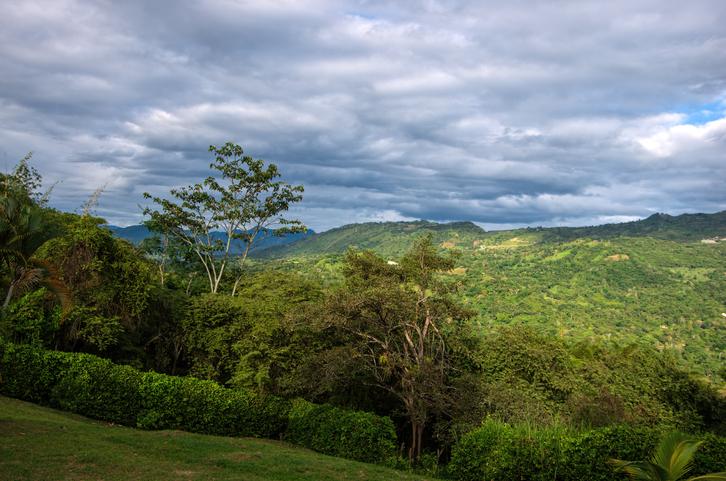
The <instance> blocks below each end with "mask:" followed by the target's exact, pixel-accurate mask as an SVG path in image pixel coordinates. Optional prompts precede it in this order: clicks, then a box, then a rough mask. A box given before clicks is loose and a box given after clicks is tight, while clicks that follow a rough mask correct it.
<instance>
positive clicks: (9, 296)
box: [3, 282, 15, 311]
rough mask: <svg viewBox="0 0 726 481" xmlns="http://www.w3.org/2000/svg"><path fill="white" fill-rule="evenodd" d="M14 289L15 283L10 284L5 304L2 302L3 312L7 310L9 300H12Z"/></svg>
mask: <svg viewBox="0 0 726 481" xmlns="http://www.w3.org/2000/svg"><path fill="white" fill-rule="evenodd" d="M14 289H15V283H14V282H11V283H10V287H8V293H7V295H6V296H5V302H3V311H4V310H5V309H7V308H8V306H9V305H10V299H12V298H13V290H14Z"/></svg>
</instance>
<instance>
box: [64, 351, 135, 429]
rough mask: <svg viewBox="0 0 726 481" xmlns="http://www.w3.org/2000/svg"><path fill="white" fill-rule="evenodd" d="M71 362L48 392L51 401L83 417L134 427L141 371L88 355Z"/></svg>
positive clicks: (73, 358)
mask: <svg viewBox="0 0 726 481" xmlns="http://www.w3.org/2000/svg"><path fill="white" fill-rule="evenodd" d="M68 356H69V357H71V356H72V357H71V361H70V363H69V364H68V366H67V368H66V369H65V370H64V372H63V373H62V375H61V376H60V377H59V379H58V383H57V384H56V385H55V387H54V388H53V390H52V392H51V403H52V404H53V405H57V406H58V407H60V408H61V409H64V410H66V411H72V412H75V413H78V414H83V415H84V416H88V417H92V418H96V419H102V420H104V421H111V422H114V423H119V424H125V425H127V426H134V425H135V424H136V415H137V413H138V412H139V408H140V402H139V383H140V382H141V373H140V372H139V371H137V370H136V369H134V368H132V367H130V366H121V365H118V364H114V363H112V362H111V361H109V360H108V359H101V358H99V357H96V356H92V355H90V354H68Z"/></svg>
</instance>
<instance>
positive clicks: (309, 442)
mask: <svg viewBox="0 0 726 481" xmlns="http://www.w3.org/2000/svg"><path fill="white" fill-rule="evenodd" d="M285 438H286V439H287V440H288V441H290V442H291V443H294V444H299V445H301V446H305V447H307V448H310V449H313V450H315V451H318V452H321V453H325V454H330V455H333V456H340V457H343V458H348V459H355V460H358V461H366V462H372V463H375V462H377V463H381V462H386V461H387V460H389V459H390V458H392V457H393V456H395V452H396V432H395V429H394V426H393V422H392V421H391V420H390V419H389V418H387V417H382V416H376V415H375V414H371V413H367V412H362V411H349V410H345V409H340V408H336V407H334V406H330V405H326V404H324V405H316V404H313V403H310V402H307V401H304V400H302V399H297V400H295V401H293V403H292V409H291V411H290V420H289V424H288V430H287V434H286V437H285Z"/></svg>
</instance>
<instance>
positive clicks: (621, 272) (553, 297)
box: [261, 212, 726, 383]
mask: <svg viewBox="0 0 726 481" xmlns="http://www.w3.org/2000/svg"><path fill="white" fill-rule="evenodd" d="M427 233H430V234H432V236H433V239H434V241H435V242H436V244H437V245H438V247H439V248H440V249H441V250H442V251H451V252H453V253H456V254H457V255H458V257H457V260H456V267H455V268H454V269H453V270H452V271H450V272H449V274H448V275H449V276H450V277H451V278H452V279H456V281H457V282H458V283H460V284H461V286H462V290H461V295H462V296H463V298H464V299H465V303H466V305H467V306H470V307H471V308H472V309H474V311H475V312H476V313H477V316H476V318H477V322H479V323H480V324H481V325H482V326H484V327H492V326H496V325H508V324H523V325H528V326H531V327H533V328H536V329H537V330H538V331H539V332H544V333H548V334H552V335H557V336H559V337H561V338H562V339H564V340H567V341H570V342H580V341H586V342H606V343H613V344H622V343H641V344H643V345H648V346H650V347H653V348H656V349H658V350H661V351H666V352H671V353H673V354H674V355H675V356H676V357H678V358H680V359H682V360H684V361H685V363H686V365H687V366H688V368H689V369H692V370H693V371H694V372H698V373H701V374H703V375H706V376H708V377H709V378H710V379H712V380H713V381H714V382H717V383H721V382H724V380H726V377H724V376H726V370H725V369H724V367H723V366H724V356H725V355H726V354H725V351H726V316H724V315H723V314H722V313H724V312H726V240H725V241H718V240H716V239H714V238H718V237H719V235H724V234H723V233H726V212H719V213H716V214H693V215H681V216H675V217H672V216H667V215H663V214H656V215H653V216H651V217H649V218H647V219H644V220H642V221H637V222H628V223H623V224H609V225H603V226H596V227H582V228H547V229H545V228H542V229H517V230H512V231H497V232H484V231H483V230H482V229H480V228H478V227H477V226H475V225H474V224H471V223H453V224H433V223H427V222H400V223H371V224H354V225H349V226H344V227H341V228H338V229H333V230H331V231H327V232H324V233H321V234H316V235H314V236H312V237H310V238H308V239H304V240H302V241H298V242H296V243H293V244H290V245H287V246H285V247H283V248H275V249H271V250H268V251H266V255H265V257H267V256H274V257H281V258H282V259H281V260H278V262H279V263H280V265H281V266H283V268H285V266H286V265H287V268H297V269H299V268H300V267H301V266H305V267H304V268H303V270H306V269H307V270H311V271H313V272H317V274H318V275H321V276H323V277H325V278H328V279H336V275H337V274H336V273H338V272H339V271H338V270H337V269H336V268H335V266H336V264H337V263H338V261H339V257H336V254H339V253H342V252H345V250H346V249H348V248H358V249H372V250H373V251H375V252H377V253H378V254H380V255H382V256H384V257H386V258H388V259H391V260H395V259H397V256H398V255H400V253H401V252H402V251H405V248H406V246H407V245H408V243H410V240H411V239H413V238H416V236H420V235H424V234H427ZM704 239H705V240H707V241H708V242H702V240H704ZM285 257H286V259H285ZM261 265H263V264H261ZM272 265H275V264H274V263H273V264H272ZM292 266H294V267H292Z"/></svg>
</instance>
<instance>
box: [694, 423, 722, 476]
mask: <svg viewBox="0 0 726 481" xmlns="http://www.w3.org/2000/svg"><path fill="white" fill-rule="evenodd" d="M695 437H696V438H697V439H700V440H702V441H703V444H702V445H701V447H700V448H698V451H696V456H695V457H694V459H693V473H692V474H693V475H701V474H707V473H720V472H723V471H726V437H723V436H717V435H715V434H711V433H708V434H705V435H702V436H695Z"/></svg>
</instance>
